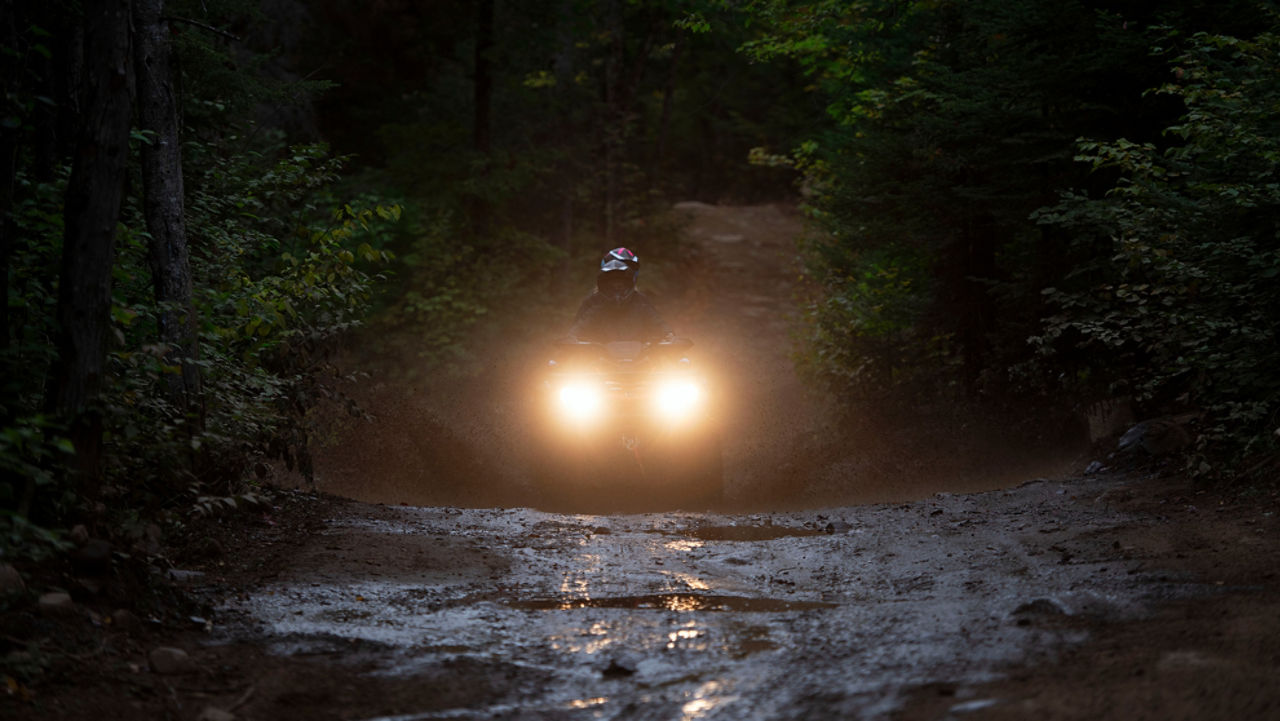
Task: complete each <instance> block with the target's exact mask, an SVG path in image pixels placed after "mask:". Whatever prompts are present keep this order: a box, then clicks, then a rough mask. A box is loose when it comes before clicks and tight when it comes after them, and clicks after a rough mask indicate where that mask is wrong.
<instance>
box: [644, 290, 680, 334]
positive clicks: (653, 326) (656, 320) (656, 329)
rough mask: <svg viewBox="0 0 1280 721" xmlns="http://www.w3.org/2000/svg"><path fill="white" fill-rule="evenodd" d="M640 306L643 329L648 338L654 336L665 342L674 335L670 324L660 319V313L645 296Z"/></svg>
mask: <svg viewBox="0 0 1280 721" xmlns="http://www.w3.org/2000/svg"><path fill="white" fill-rule="evenodd" d="M642 307H643V308H644V313H645V331H646V335H648V336H649V338H656V339H657V340H658V341H659V342H667V341H670V340H671V339H672V338H674V337H675V335H676V334H675V333H674V332H672V330H671V326H669V325H667V322H666V321H665V320H663V319H662V314H661V313H659V312H658V309H657V308H655V307H654V306H653V304H652V303H650V302H649V300H648V299H647V298H646V299H645V301H644V303H643V306H642Z"/></svg>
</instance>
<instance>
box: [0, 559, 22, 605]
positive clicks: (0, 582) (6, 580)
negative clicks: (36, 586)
mask: <svg viewBox="0 0 1280 721" xmlns="http://www.w3.org/2000/svg"><path fill="white" fill-rule="evenodd" d="M26 592H27V584H26V583H24V582H23V580H22V574H21V573H18V569H16V568H14V567H13V566H11V565H9V564H8V563H4V564H0V598H8V597H9V596H17V595H20V594H23V593H26Z"/></svg>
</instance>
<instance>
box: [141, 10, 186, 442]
mask: <svg viewBox="0 0 1280 721" xmlns="http://www.w3.org/2000/svg"><path fill="white" fill-rule="evenodd" d="M163 15H164V0H134V7H133V17H134V38H135V42H134V71H135V74H136V77H137V83H138V116H139V119H140V120H141V125H142V129H143V130H150V131H151V132H153V133H154V136H153V138H152V141H151V143H149V144H143V146H142V182H143V211H144V214H145V215H146V219H147V232H148V233H149V234H150V235H151V240H150V243H149V245H148V261H149V262H150V265H151V280H152V284H153V286H154V287H155V298H156V302H157V303H159V304H160V316H159V322H160V328H159V331H160V342H161V343H163V344H164V345H165V347H166V348H168V355H167V361H168V365H171V366H178V367H179V368H181V372H180V373H169V374H166V379H165V381H166V389H165V390H166V394H167V396H168V399H169V402H170V403H171V404H173V406H174V408H176V409H178V411H179V412H181V413H182V414H183V416H185V417H187V418H188V419H189V421H190V422H191V423H193V424H195V427H197V428H198V427H199V425H200V424H201V422H202V416H203V408H202V402H201V393H200V368H199V365H198V364H197V361H198V360H199V357H200V344H199V335H198V319H197V317H196V311H195V306H194V305H193V304H192V301H191V262H190V258H189V255H188V251H187V226H186V220H185V218H184V217H183V195H182V152H181V145H180V143H179V138H178V130H179V129H178V102H177V93H176V92H175V90H174V76H175V72H174V63H173V50H172V47H171V43H170V41H169V23H168V22H167V21H166V20H163V19H161V18H162V17H163Z"/></svg>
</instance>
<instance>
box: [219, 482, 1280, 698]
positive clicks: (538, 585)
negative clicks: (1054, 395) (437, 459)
mask: <svg viewBox="0 0 1280 721" xmlns="http://www.w3.org/2000/svg"><path fill="white" fill-rule="evenodd" d="M1130 493H1131V491H1128V490H1126V486H1125V484H1123V483H1121V482H1118V481H1116V480H1115V479H1095V480H1085V479H1072V480H1067V481H1060V482H1055V481H1035V482H1031V483H1028V484H1025V485H1023V486H1021V487H1019V488H1015V489H1012V490H1008V491H994V492H989V493H983V494H973V495H943V496H938V497H934V498H931V499H929V500H926V501H920V502H916V503H911V504H901V505H878V506H862V507H846V508H833V509H826V510H821V511H807V512H793V513H785V514H752V515H717V514H685V513H673V514H648V515H617V516H566V515H556V514H547V513H541V512H538V511H534V510H529V509H509V510H492V509H458V508H391V507H379V508H371V507H358V506H357V507H352V508H349V509H347V511H346V512H345V513H343V514H341V515H340V516H338V517H336V518H333V519H332V520H330V521H329V522H327V523H326V524H325V525H324V528H323V531H321V532H320V533H318V534H317V535H315V536H314V537H312V538H311V539H309V540H308V541H307V542H306V543H305V544H304V545H303V546H302V547H301V548H299V549H297V551H295V552H292V553H291V554H290V566H289V567H288V568H286V569H284V570H283V571H281V573H280V575H279V576H278V577H276V578H274V579H272V580H271V581H270V582H268V583H265V584H263V585H261V586H258V587H256V588H253V589H251V590H249V592H248V594H247V595H246V596H245V597H243V598H240V599H236V600H233V601H231V602H230V603H228V604H227V605H226V606H225V607H224V608H223V609H222V612H221V613H220V614H219V617H220V618H222V619H224V622H230V627H229V628H228V629H227V630H225V631H223V632H222V633H220V634H215V635H214V638H215V639H217V638H221V640H222V641H223V642H226V641H235V640H237V639H238V640H239V641H240V643H244V642H245V641H246V640H252V641H253V642H255V643H263V644H266V646H267V648H268V651H269V653H270V654H272V655H273V656H274V657H275V658H274V660H273V661H271V662H269V663H268V664H267V665H268V666H269V670H268V671H267V672H266V673H264V674H263V675H262V677H261V678H260V679H259V681H258V684H259V693H258V695H257V697H256V698H255V700H254V701H252V702H251V703H250V704H249V705H248V706H247V708H246V709H245V714H246V716H248V717H250V718H296V719H315V718H379V719H397V720H407V719H488V718H511V719H703V718H705V719H830V718H851V719H852V718H857V719H881V718H949V717H957V718H958V717H960V716H964V717H965V718H986V717H989V716H993V715H994V716H1001V715H1002V714H1003V717H1009V718H1026V717H1031V716H1042V715H1049V716H1051V717H1059V718H1100V717H1107V718H1138V717H1140V715H1135V714H1133V713H1131V712H1133V711H1134V710H1135V709H1134V708H1133V706H1132V705H1129V704H1126V703H1125V701H1124V697H1123V696H1119V697H1117V696H1116V691H1115V689H1108V688H1107V686H1106V684H1107V683H1114V682H1115V681H1116V680H1121V681H1130V680H1137V681H1139V682H1144V680H1143V679H1142V678H1141V675H1140V674H1141V673H1142V672H1143V671H1146V672H1147V673H1151V674H1153V675H1154V676H1156V678H1154V679H1153V681H1154V683H1156V684H1160V683H1162V682H1163V683H1166V684H1168V693H1170V694H1172V695H1171V696H1169V697H1167V698H1166V699H1165V701H1164V705H1161V704H1160V703H1152V702H1151V701H1150V700H1148V701H1147V702H1146V703H1147V705H1146V706H1145V707H1139V708H1138V709H1137V710H1138V711H1143V712H1146V711H1151V712H1159V711H1161V710H1163V711H1168V710H1169V709H1171V708H1173V709H1175V710H1176V709H1177V708H1179V707H1178V706H1172V707H1171V706H1169V703H1170V702H1174V701H1177V702H1181V699H1179V698H1178V696H1179V694H1181V693H1182V692H1183V691H1184V690H1185V689H1186V688H1189V687H1187V686H1185V685H1183V684H1187V683H1196V682H1197V681H1198V680H1202V679H1204V678H1206V676H1205V674H1216V675H1217V676H1218V677H1219V678H1216V679H1215V681H1214V683H1215V684H1218V683H1220V682H1221V680H1222V678H1225V679H1226V683H1223V684H1222V685H1215V686H1212V687H1210V688H1206V689H1201V690H1202V691H1210V694H1209V695H1207V696H1201V697H1193V698H1192V702H1193V705H1191V706H1183V707H1181V708H1183V710H1184V711H1188V712H1190V713H1188V714H1187V715H1186V716H1185V717H1188V718H1190V717H1196V718H1201V717H1203V718H1250V717H1252V718H1263V716H1257V715H1252V716H1251V715H1250V714H1249V713H1247V712H1249V711H1259V712H1260V711H1262V710H1264V709H1266V708H1270V709H1271V710H1272V711H1276V710H1280V707H1276V706H1265V705H1260V704H1268V703H1270V704H1274V703H1275V702H1276V701H1277V700H1280V693H1278V692H1277V690H1276V688H1275V687H1274V686H1275V684H1274V683H1272V682H1273V681H1274V678H1275V676H1274V673H1275V672H1276V670H1277V669H1278V668H1280V666H1278V665H1277V663H1276V657H1275V656H1274V652H1272V654H1273V655H1271V657H1270V664H1269V665H1266V664H1264V665H1262V666H1252V665H1251V664H1252V663H1254V662H1255V659H1253V658H1243V659H1242V658H1238V657H1233V656H1231V655H1224V654H1223V648H1222V644H1220V643H1214V644H1210V645H1204V642H1203V639H1197V638H1195V636H1193V635H1183V636H1182V637H1180V638H1177V639H1174V645H1173V646H1172V647H1170V648H1168V649H1165V650H1160V648H1159V644H1160V642H1167V641H1168V640H1169V639H1159V640H1158V642H1157V643H1155V644H1151V639H1146V640H1145V641H1144V642H1145V643H1146V644H1148V645H1149V647H1148V648H1138V647H1135V648H1131V649H1124V657H1125V658H1126V659H1127V661H1126V663H1132V666H1126V668H1125V669H1124V674H1123V676H1121V677H1119V678H1118V679H1116V678H1113V679H1109V680H1108V679H1103V680H1102V681H1103V685H1102V687H1100V688H1099V687H1097V686H1094V687H1092V688H1085V687H1080V688H1076V689H1074V690H1072V691H1071V692H1070V693H1066V694H1058V695H1054V696H1052V697H1051V698H1049V699H1039V698H1037V697H1035V696H1034V695H1031V694H1029V691H1030V690H1034V689H1035V688H1036V687H1035V686H1034V685H1030V686H1029V687H1027V688H1019V687H1018V683H1017V682H1016V681H1010V679H1011V678H1012V679H1018V678H1021V679H1023V681H1024V682H1025V680H1026V679H1027V678H1028V676H1027V674H1028V673H1030V672H1031V670H1032V669H1035V668H1037V667H1043V668H1052V665H1053V663H1054V662H1055V660H1057V659H1060V658H1062V657H1063V656H1064V655H1065V654H1070V653H1074V652H1078V649H1081V648H1088V647H1089V644H1090V643H1092V642H1095V641H1096V639H1097V638H1098V637H1106V636H1107V635H1110V634H1115V633H1118V632H1120V633H1122V632H1123V631H1124V629H1126V627H1127V626H1130V625H1132V624H1138V623H1140V622H1141V621H1142V620H1143V619H1148V618H1151V617H1153V615H1155V614H1157V613H1158V609H1160V608H1161V607H1162V606H1164V605H1167V604H1169V603H1170V602H1171V601H1172V600H1175V599H1200V600H1201V602H1208V601H1209V600H1215V601H1222V600H1223V599H1224V598H1228V597H1232V598H1233V597H1234V595H1235V594H1242V593H1244V594H1245V595H1247V593H1248V589H1245V588H1244V587H1242V586H1240V585H1237V584H1238V583H1239V579H1234V580H1232V581H1230V584H1229V585H1228V581H1227V580H1224V579H1212V578H1210V579H1205V578H1197V577H1195V576H1194V575H1192V574H1189V573H1188V572H1187V571H1186V570H1185V569H1184V570H1177V569H1173V568H1170V567H1165V566H1163V565H1162V564H1161V563H1160V562H1159V557H1160V554H1162V553H1169V552H1170V551H1171V549H1178V550H1179V552H1181V551H1189V552H1192V553H1195V552H1194V551H1192V550H1191V549H1193V548H1196V547H1198V546H1203V545H1205V541H1204V539H1202V538H1196V539H1190V538H1180V537H1179V533H1180V531H1179V526H1178V525H1177V524H1175V523H1172V522H1169V521H1168V520H1167V519H1166V520H1164V521H1163V522H1161V521H1159V520H1154V519H1151V518H1146V519H1140V518H1137V517H1135V516H1134V515H1133V514H1131V513H1129V512H1126V511H1123V510H1121V509H1120V508H1119V507H1118V505H1119V504H1121V503H1122V502H1123V500H1124V499H1126V498H1128V497H1129V495H1130ZM1258 521H1259V522H1263V521H1265V524H1266V525H1265V526H1258V527H1257V528H1253V527H1241V528H1239V529H1238V530H1239V534H1238V535H1239V539H1240V541H1242V542H1245V543H1248V544H1250V545H1249V546H1248V548H1249V549H1250V550H1251V551H1255V552H1256V551H1259V550H1263V548H1264V547H1263V539H1262V538H1261V536H1262V535H1263V534H1259V533H1254V532H1253V531H1255V530H1265V533H1267V534H1270V538H1269V539H1267V541H1266V545H1265V551H1266V553H1268V554H1270V558H1271V559H1272V560H1274V559H1275V558H1276V555H1275V552H1276V549H1275V544H1274V532H1275V530H1276V527H1275V524H1274V521H1273V520H1271V518H1270V517H1265V518H1264V517H1263V516H1261V514H1258ZM1234 540H1236V539H1228V538H1225V537H1224V538H1215V539H1212V540H1210V541H1208V543H1209V544H1211V545H1212V546H1213V547H1214V552H1215V553H1216V552H1217V550H1218V548H1219V547H1220V546H1221V545H1222V542H1224V541H1227V542H1231V541H1234ZM1224 550H1225V549H1224ZM1172 555H1173V554H1172V553H1169V556H1170V560H1172ZM1153 560H1155V561H1156V562H1154V563H1153ZM1274 580H1275V579H1274V578H1271V579H1269V580H1268V581H1267V583H1270V584H1274ZM1254 590H1256V589H1254ZM1271 599H1272V600H1273V601H1274V593H1272V594H1271ZM1223 608H1224V609H1227V608H1233V607H1231V606H1226V605H1224V606H1223ZM1241 624H1245V625H1241ZM1248 624H1257V626H1256V628H1250V627H1249V626H1248ZM1211 625H1214V626H1215V627H1214V628H1209V626H1206V627H1205V628H1204V629H1203V631H1204V634H1203V635H1204V636H1205V637H1207V638H1213V636H1214V634H1215V633H1222V632H1223V629H1224V628H1225V629H1226V631H1225V633H1226V637H1227V638H1228V639H1230V641H1231V643H1240V642H1244V641H1247V639H1248V638H1249V636H1250V634H1251V633H1252V632H1253V631H1254V630H1258V631H1261V632H1262V633H1263V634H1264V635H1263V636H1260V637H1258V639H1257V640H1258V642H1259V643H1261V642H1263V640H1264V639H1265V638H1270V639H1272V640H1274V639H1275V633H1276V625H1277V624H1276V621H1275V620H1274V619H1272V620H1271V621H1270V622H1269V625H1268V623H1267V622H1266V620H1265V618H1262V617H1254V616H1248V617H1244V616H1234V617H1231V618H1229V619H1223V623H1221V624H1220V627H1219V625H1218V624H1211ZM1268 633H1269V634H1270V636H1266V634H1268ZM1218 640H1219V641H1220V640H1222V638H1221V637H1219V639H1218ZM1149 654H1154V655H1153V656H1152V657H1151V658H1148V657H1147V656H1148V655H1149ZM219 655H220V656H221V657H223V658H224V659H225V658H227V656H228V654H227V653H226V651H225V650H224V651H223V652H221V653H220V654H219ZM1110 660H1112V661H1114V660H1115V657H1114V655H1113V656H1112V657H1111V659H1110ZM1134 673H1138V674H1139V675H1138V676H1134V675H1133V674H1134ZM1161 677H1162V678H1161ZM317 679H326V680H325V681H323V682H321V683H320V684H317V683H316V681H317ZM1253 684H1257V685H1256V686H1253ZM1251 688H1252V689H1253V692H1251V691H1250V689H1251ZM1242 689H1243V693H1242ZM1078 694H1093V695H1095V697H1096V698H1097V699H1104V698H1107V697H1108V696H1110V697H1111V698H1110V701H1109V702H1107V704H1105V707H1104V708H1103V709H1102V711H1103V712H1102V713H1101V714H1098V713H1096V712H1097V711H1098V710H1099V709H1098V704H1097V703H1089V701H1088V698H1087V697H1081V696H1078ZM1223 694H1226V697H1225V698H1224V696H1223ZM1232 699H1233V700H1232ZM1196 704H1199V705H1196ZM1219 704H1227V705H1219ZM1064 710H1065V711H1066V713H1063V711H1064ZM1201 713H1204V715H1201ZM1236 713H1240V714H1242V715H1232V714H1236ZM1149 717H1160V718H1169V717H1174V718H1176V717H1179V716H1178V714H1177V713H1175V714H1174V715H1173V716H1168V715H1164V716H1149Z"/></svg>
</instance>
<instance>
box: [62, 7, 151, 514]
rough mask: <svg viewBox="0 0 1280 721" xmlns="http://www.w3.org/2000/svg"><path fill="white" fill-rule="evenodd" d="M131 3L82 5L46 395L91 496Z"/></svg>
mask: <svg viewBox="0 0 1280 721" xmlns="http://www.w3.org/2000/svg"><path fill="white" fill-rule="evenodd" d="M129 10H130V3H129V0H96V1H95V2H89V3H85V5H84V13H85V17H84V22H85V35H84V37H85V48H84V58H85V64H84V74H83V77H82V86H81V90H82V92H81V98H82V105H81V107H82V108H83V110H84V112H83V114H82V115H81V117H80V122H79V132H78V133H77V138H76V147H75V154H74V158H73V165H72V170H71V179H70V181H69V183H68V185H67V195H66V204H65V216H66V228H65V231H64V233H63V249H62V271H61V274H60V280H59V286H58V307H57V321H58V333H57V338H56V347H57V358H56V359H55V360H54V363H53V368H52V369H51V372H50V379H49V385H48V388H47V396H46V405H47V407H48V409H49V410H50V411H51V412H53V413H55V414H56V415H57V416H58V417H59V418H61V419H62V420H64V421H65V422H66V423H67V426H68V432H69V435H70V438H71V442H72V443H73V444H74V446H75V450H76V471H77V474H78V479H77V480H78V481H79V483H80V486H81V491H82V493H83V494H84V495H85V496H87V497H89V498H93V497H96V495H97V491H98V486H99V481H100V478H99V475H100V471H101V460H102V414H101V412H100V410H99V409H98V408H95V405H96V403H97V401H98V395H99V393H100V391H101V389H102V383H103V373H104V371H105V366H106V354H107V337H108V333H109V328H110V310H111V265H112V262H113V260H114V257H115V237H116V223H117V222H118V221H119V218H120V203H121V199H122V196H123V194H124V180H125V169H126V164H127V162H128V156H129V126H130V121H131V119H132V110H133V73H132V67H131V62H130V47H129V39H130V38H129V19H130V11H129Z"/></svg>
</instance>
